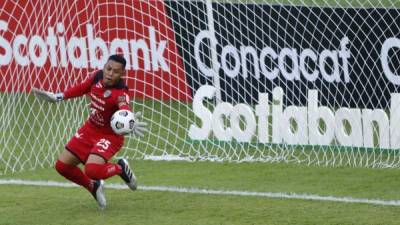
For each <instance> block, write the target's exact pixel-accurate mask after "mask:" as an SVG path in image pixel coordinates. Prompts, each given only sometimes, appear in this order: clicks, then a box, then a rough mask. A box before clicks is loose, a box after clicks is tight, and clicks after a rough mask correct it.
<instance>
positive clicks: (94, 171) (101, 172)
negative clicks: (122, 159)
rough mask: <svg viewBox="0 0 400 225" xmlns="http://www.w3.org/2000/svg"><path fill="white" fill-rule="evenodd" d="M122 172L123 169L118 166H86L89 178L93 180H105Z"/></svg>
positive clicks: (108, 164) (93, 164) (110, 164)
mask: <svg viewBox="0 0 400 225" xmlns="http://www.w3.org/2000/svg"><path fill="white" fill-rule="evenodd" d="M121 172H122V169H121V167H120V166H119V165H118V164H113V163H106V164H95V163H88V164H86V166H85V173H86V175H87V176H88V177H90V178H92V179H93V180H104V179H107V178H109V177H112V176H114V175H117V174H120V173H121Z"/></svg>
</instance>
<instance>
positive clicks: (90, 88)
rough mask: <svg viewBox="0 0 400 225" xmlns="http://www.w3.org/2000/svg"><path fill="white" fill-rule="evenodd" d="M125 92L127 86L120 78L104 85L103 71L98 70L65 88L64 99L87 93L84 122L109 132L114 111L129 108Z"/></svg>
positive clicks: (100, 130) (98, 129)
mask: <svg viewBox="0 0 400 225" xmlns="http://www.w3.org/2000/svg"><path fill="white" fill-rule="evenodd" d="M127 92H128V87H127V86H126V85H125V83H124V81H123V80H122V79H121V80H120V81H119V82H118V83H117V84H115V85H113V86H111V87H105V86H104V85H103V71H102V70H98V71H96V72H94V73H93V74H91V75H90V76H89V78H88V79H86V80H85V81H83V82H82V83H80V84H78V85H76V86H73V87H71V88H69V89H67V90H65V91H64V99H69V98H75V97H79V96H82V95H85V94H88V95H89V97H90V99H91V103H90V114H89V118H88V120H87V121H86V123H88V124H89V125H90V126H92V127H94V128H96V130H97V131H99V132H101V133H106V134H111V133H114V132H113V130H112V128H111V126H110V120H111V116H112V115H113V114H114V112H115V111H117V110H119V109H128V110H131V109H130V107H129V96H128V93H127Z"/></svg>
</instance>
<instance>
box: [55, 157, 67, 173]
mask: <svg viewBox="0 0 400 225" xmlns="http://www.w3.org/2000/svg"><path fill="white" fill-rule="evenodd" d="M70 167H71V166H70V165H68V164H66V163H63V162H62V161H60V160H57V161H56V164H55V165H54V168H55V169H56V170H57V172H58V173H59V174H61V175H64V174H66V173H67V172H68V170H69V169H70Z"/></svg>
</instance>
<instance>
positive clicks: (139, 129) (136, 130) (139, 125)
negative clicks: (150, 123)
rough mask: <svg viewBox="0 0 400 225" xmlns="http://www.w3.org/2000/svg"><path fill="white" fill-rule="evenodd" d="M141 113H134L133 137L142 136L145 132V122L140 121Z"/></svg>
mask: <svg viewBox="0 0 400 225" xmlns="http://www.w3.org/2000/svg"><path fill="white" fill-rule="evenodd" d="M141 119H142V113H141V112H137V113H135V124H134V126H133V130H132V134H133V136H135V137H138V136H139V137H144V133H145V132H147V123H146V122H141V121H140V120H141Z"/></svg>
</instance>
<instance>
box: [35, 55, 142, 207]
mask: <svg viewBox="0 0 400 225" xmlns="http://www.w3.org/2000/svg"><path fill="white" fill-rule="evenodd" d="M125 66H126V60H125V59H124V58H123V57H122V56H120V55H111V56H110V57H109V58H108V60H107V63H106V64H105V66H104V68H103V70H98V71H96V72H94V73H93V74H91V75H90V76H89V78H88V79H86V80H85V81H83V82H82V83H80V84H78V85H76V86H73V87H71V88H69V89H67V90H65V91H64V92H62V93H51V92H48V91H43V90H39V89H36V88H33V89H32V91H33V92H34V93H35V95H36V96H37V97H40V98H43V99H45V100H47V101H49V102H59V101H62V100H67V99H71V98H76V97H80V96H83V95H86V94H87V95H88V96H89V97H90V99H91V104H90V115H89V118H88V119H87V121H86V122H85V123H84V124H83V126H82V127H81V128H80V129H79V130H78V131H77V132H76V133H75V135H74V136H73V137H72V138H71V140H70V141H69V142H68V143H67V145H66V146H65V150H64V151H63V152H62V153H61V155H60V156H59V158H58V160H57V162H56V164H55V168H56V170H57V171H58V173H60V174H61V175H62V176H64V177H65V178H67V179H68V180H70V181H72V182H74V183H76V184H79V185H81V186H83V187H85V188H86V189H87V190H88V191H89V192H90V193H91V194H92V195H93V197H94V198H95V199H96V201H97V204H98V205H99V207H100V208H102V209H104V208H105V207H106V199H105V196H104V191H103V189H104V181H103V180H104V179H107V178H109V177H112V176H114V175H119V176H120V177H121V178H122V179H123V180H124V181H125V182H126V184H127V185H128V186H129V188H130V189H132V190H136V187H137V186H136V177H135V175H134V173H133V171H132V170H131V169H130V167H129V164H128V161H127V160H126V159H120V160H118V162H117V163H116V164H114V163H110V162H109V160H110V159H111V158H112V157H113V156H114V155H115V154H116V153H117V152H118V151H119V150H120V149H121V147H122V146H123V144H124V136H122V135H117V134H115V133H114V132H113V130H112V128H111V126H110V120H111V116H112V115H113V114H114V112H116V111H117V110H120V109H126V110H130V111H131V109H130V106H129V96H128V94H127V91H128V88H127V86H126V85H125V83H124V80H123V79H122V76H124V75H125ZM135 118H136V121H135V125H134V129H133V133H134V135H135V136H143V133H144V132H145V131H146V125H147V124H146V123H145V122H140V121H139V119H140V113H136V114H135ZM80 163H82V164H84V165H85V166H84V172H83V171H82V170H81V169H80V167H78V165H79V164H80Z"/></svg>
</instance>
